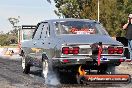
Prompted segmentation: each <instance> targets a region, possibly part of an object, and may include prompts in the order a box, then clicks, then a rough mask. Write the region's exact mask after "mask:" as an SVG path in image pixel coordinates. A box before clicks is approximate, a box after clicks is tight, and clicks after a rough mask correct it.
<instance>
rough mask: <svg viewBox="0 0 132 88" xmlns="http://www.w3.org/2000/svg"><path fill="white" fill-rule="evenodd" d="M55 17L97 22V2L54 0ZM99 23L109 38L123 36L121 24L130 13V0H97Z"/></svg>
mask: <svg viewBox="0 0 132 88" xmlns="http://www.w3.org/2000/svg"><path fill="white" fill-rule="evenodd" d="M54 1H55V6H56V8H57V10H55V13H56V15H58V16H63V17H65V18H84V19H85V18H86V19H94V20H97V14H98V12H97V9H98V7H97V1H98V0H54ZM99 1H100V22H101V23H102V24H103V25H104V26H105V28H106V29H107V31H108V32H109V34H110V35H111V36H124V35H125V31H124V30H122V24H124V23H126V22H127V16H128V14H129V13H132V0H99Z"/></svg>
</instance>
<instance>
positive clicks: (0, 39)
mask: <svg viewBox="0 0 132 88" xmlns="http://www.w3.org/2000/svg"><path fill="white" fill-rule="evenodd" d="M10 44H17V30H11V31H10V32H9V33H6V34H0V45H1V46H8V45H10Z"/></svg>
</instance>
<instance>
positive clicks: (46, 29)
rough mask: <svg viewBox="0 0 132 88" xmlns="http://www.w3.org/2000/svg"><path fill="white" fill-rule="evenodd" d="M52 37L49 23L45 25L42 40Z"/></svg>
mask: <svg viewBox="0 0 132 88" xmlns="http://www.w3.org/2000/svg"><path fill="white" fill-rule="evenodd" d="M47 37H50V28H49V24H48V23H43V25H42V30H41V34H40V38H41V39H44V38H47Z"/></svg>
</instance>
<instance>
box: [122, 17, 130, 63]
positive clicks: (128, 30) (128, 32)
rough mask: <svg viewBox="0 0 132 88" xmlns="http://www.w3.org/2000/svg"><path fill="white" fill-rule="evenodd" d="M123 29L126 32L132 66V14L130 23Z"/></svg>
mask: <svg viewBox="0 0 132 88" xmlns="http://www.w3.org/2000/svg"><path fill="white" fill-rule="evenodd" d="M123 29H125V30H126V38H127V39H128V50H129V52H130V59H131V63H130V64H131V65H132V14H129V16H128V22H127V23H126V24H125V25H124V26H123Z"/></svg>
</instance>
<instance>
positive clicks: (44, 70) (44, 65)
mask: <svg viewBox="0 0 132 88" xmlns="http://www.w3.org/2000/svg"><path fill="white" fill-rule="evenodd" d="M48 70H49V69H48V61H47V60H43V62H42V77H43V78H45V79H46V78H47V75H48Z"/></svg>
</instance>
